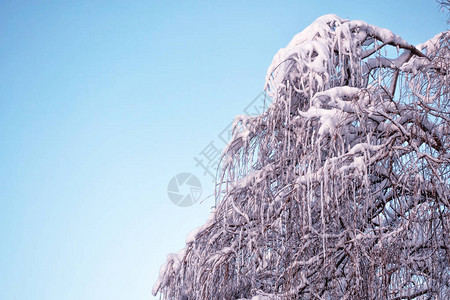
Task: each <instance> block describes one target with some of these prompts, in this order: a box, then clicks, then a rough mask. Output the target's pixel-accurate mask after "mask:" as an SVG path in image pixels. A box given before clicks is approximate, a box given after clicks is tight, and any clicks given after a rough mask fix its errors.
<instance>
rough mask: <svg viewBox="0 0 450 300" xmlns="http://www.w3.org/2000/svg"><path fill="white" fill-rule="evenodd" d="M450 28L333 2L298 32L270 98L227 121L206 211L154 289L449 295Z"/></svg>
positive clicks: (313, 295)
mask: <svg viewBox="0 0 450 300" xmlns="http://www.w3.org/2000/svg"><path fill="white" fill-rule="evenodd" d="M448 40H449V32H443V33H440V34H438V35H436V36H435V37H433V38H432V39H430V40H429V41H426V42H425V43H423V44H420V45H417V46H415V47H414V46H412V45H410V44H409V43H407V42H406V41H405V40H403V39H402V38H401V37H399V36H398V35H395V34H394V33H392V32H390V31H389V30H387V29H383V28H379V27H376V26H373V25H370V24H367V23H365V22H362V21H349V20H344V19H341V18H339V17H337V16H335V15H327V16H323V17H320V18H319V19H317V20H316V21H315V22H314V23H313V24H311V25H310V26H308V27H307V28H306V29H305V30H304V31H302V32H301V33H299V34H297V35H296V36H294V38H293V39H292V41H291V42H290V43H289V44H288V45H287V47H286V48H283V49H281V50H280V51H279V52H278V53H277V54H276V55H275V57H274V59H273V61H272V64H271V65H270V67H269V69H268V73H267V76H266V92H267V94H268V96H269V97H271V98H272V99H273V102H272V104H271V106H270V107H269V108H268V110H267V111H266V112H264V113H263V114H262V115H260V116H257V117H247V116H238V117H237V118H236V120H235V122H234V130H233V138H232V139H231V141H230V143H229V144H228V146H227V147H226V148H225V149H224V151H223V157H222V165H221V172H220V175H219V177H218V178H217V191H216V202H217V205H216V207H215V209H214V212H213V213H212V215H211V217H210V219H209V220H208V222H207V223H206V224H205V225H204V226H202V227H201V228H199V229H197V230H196V231H194V232H193V233H191V234H190V235H189V236H188V238H187V239H186V247H185V248H184V249H183V250H182V251H181V252H180V253H178V254H170V255H169V256H168V260H167V263H166V264H165V265H163V267H162V268H161V272H160V278H159V280H158V282H157V283H156V284H155V286H154V289H153V293H154V294H157V293H160V294H161V295H162V296H163V298H165V299H178V298H182V299H183V297H184V299H251V298H252V297H255V298H254V299H338V298H346V299H354V298H357V299H413V298H417V299H422V298H421V297H425V298H427V299H428V298H431V299H447V298H450V286H449V284H448V283H449V282H450V264H449V259H450V253H449V241H450V240H449V238H450V237H449V232H450V231H449V227H450V218H449V216H450V211H449V206H450V202H449V195H450V190H449V188H450V183H449V177H450V164H449V163H450V153H449V149H450V138H449V133H450V123H449V120H450V116H449V113H450V112H449V71H450V70H449V69H450V51H449V45H448ZM386 47H393V48H394V50H395V49H396V52H397V54H398V55H397V57H386V56H385V55H383V53H385V51H384V48H386ZM381 49H383V51H381ZM393 52H395V51H393ZM257 297H259V298H257ZM425 298H424V299H425Z"/></svg>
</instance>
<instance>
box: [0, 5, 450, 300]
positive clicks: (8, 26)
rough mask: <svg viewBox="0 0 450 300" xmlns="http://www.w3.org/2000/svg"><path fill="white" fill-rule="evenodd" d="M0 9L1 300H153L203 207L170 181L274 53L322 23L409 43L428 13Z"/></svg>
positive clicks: (440, 16) (428, 27) (433, 16)
mask: <svg viewBox="0 0 450 300" xmlns="http://www.w3.org/2000/svg"><path fill="white" fill-rule="evenodd" d="M241 2H244V1H220V2H214V3H212V1H198V2H194V1H189V2H188V1H186V2H182V1H106V0H105V1H94V0H90V1H19V0H14V1H9V0H3V1H1V3H0V204H1V208H0V299H8V300H9V299H12V300H16V299H20V300H21V299H27V300H29V299H151V296H150V291H151V288H152V286H153V283H154V281H155V280H156V278H157V276H158V270H159V266H160V265H161V264H162V263H163V262H164V261H165V257H166V254H167V253H168V252H177V251H178V250H180V248H182V247H183V245H184V240H185V237H186V234H187V233H188V232H190V231H191V230H192V229H194V228H195V227H197V226H199V225H201V224H203V223H204V222H205V220H206V219H207V217H208V214H209V209H210V207H211V206H212V205H213V203H214V201H213V200H212V198H209V199H207V200H205V201H204V202H203V203H202V204H200V203H197V204H195V205H193V206H191V207H188V208H180V207H177V206H175V205H174V204H172V203H171V202H170V201H169V198H168V196H167V193H166V191H167V184H168V182H169V180H170V179H171V178H172V176H174V175H176V174H177V173H180V172H191V173H193V174H195V175H197V176H198V178H199V179H200V180H201V182H202V184H203V188H204V191H203V195H202V199H204V198H205V197H206V196H207V195H208V194H210V193H211V192H212V184H211V183H210V181H209V178H208V177H206V176H204V175H203V171H202V169H201V168H198V167H196V166H195V161H194V160H193V157H194V156H196V155H198V154H199V152H201V151H202V150H203V149H204V148H205V146H207V145H208V143H209V142H210V141H212V140H217V136H218V134H219V133H220V132H221V131H222V130H223V129H224V128H225V127H226V126H227V125H228V123H229V122H230V121H231V120H232V119H233V118H234V116H235V115H237V114H240V113H242V110H243V108H244V107H245V106H246V105H247V104H248V103H249V102H250V101H251V100H252V99H253V98H254V97H255V96H256V95H257V94H258V93H259V92H260V91H261V90H262V88H263V84H264V77H265V73H266V69H267V67H268V66H269V64H270V62H271V60H272V57H273V55H274V54H275V53H276V51H277V50H278V49H279V48H281V47H284V46H285V45H286V44H287V43H288V42H289V40H290V39H291V37H292V36H293V35H294V34H295V33H297V32H299V31H301V30H302V29H303V28H304V27H306V26H307V25H309V24H310V23H311V22H312V21H314V19H316V18H317V17H319V16H321V15H323V14H327V13H335V14H338V15H340V16H341V17H346V18H350V19H362V20H365V21H367V22H369V23H373V24H375V25H378V26H381V27H386V28H389V29H391V30H392V31H394V32H395V33H397V34H399V35H401V36H403V37H404V38H405V39H407V40H408V41H410V42H411V43H413V44H417V43H420V42H422V41H425V40H426V39H428V38H431V37H432V36H434V35H435V34H437V33H438V32H440V31H443V30H446V29H447V25H446V15H445V14H444V13H441V12H440V11H439V9H438V6H437V4H436V2H435V1H433V0H420V1H419V0H416V1H411V0H403V1H386V0H385V1H317V2H314V1H245V3H241Z"/></svg>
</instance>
